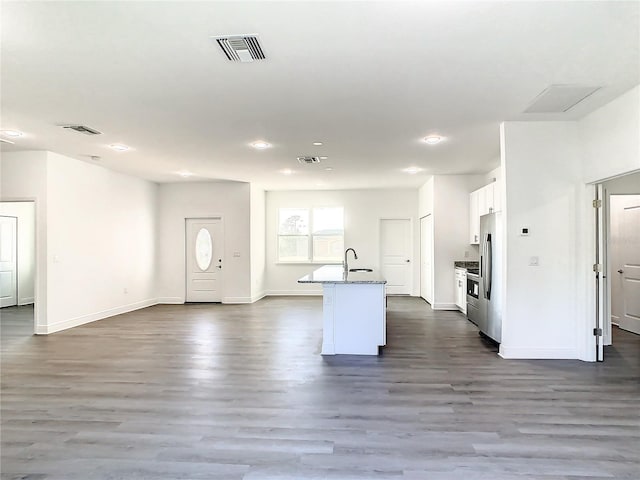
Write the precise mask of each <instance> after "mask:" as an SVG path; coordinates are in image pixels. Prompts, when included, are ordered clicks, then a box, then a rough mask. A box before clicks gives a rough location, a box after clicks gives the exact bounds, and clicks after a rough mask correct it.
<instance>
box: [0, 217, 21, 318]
mask: <svg viewBox="0 0 640 480" xmlns="http://www.w3.org/2000/svg"><path fill="white" fill-rule="evenodd" d="M0 218H13V219H14V220H15V229H14V232H13V250H14V255H15V269H14V271H13V274H14V277H15V278H14V280H13V283H14V286H15V288H14V295H15V297H16V303H15V305H6V307H13V306H16V307H17V306H19V305H20V292H19V288H18V287H19V283H20V279H19V278H18V273H19V272H18V217H15V216H13V215H2V214H0ZM2 308H5V307H2Z"/></svg>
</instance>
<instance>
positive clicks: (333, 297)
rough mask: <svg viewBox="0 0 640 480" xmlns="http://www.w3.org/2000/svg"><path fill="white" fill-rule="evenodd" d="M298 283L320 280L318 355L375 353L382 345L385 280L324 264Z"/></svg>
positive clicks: (385, 335) (383, 343) (384, 335)
mask: <svg viewBox="0 0 640 480" xmlns="http://www.w3.org/2000/svg"><path fill="white" fill-rule="evenodd" d="M298 283H320V284H322V322H323V325H322V355H336V354H350V355H378V353H379V347H381V346H384V345H386V343H387V316H386V296H385V284H386V283H387V281H386V280H385V279H383V278H381V277H380V276H379V275H378V274H377V273H375V272H348V271H345V269H344V268H343V266H342V265H326V266H324V267H321V268H319V269H317V270H315V271H314V272H313V273H310V274H309V275H305V276H304V277H302V278H301V279H299V280H298Z"/></svg>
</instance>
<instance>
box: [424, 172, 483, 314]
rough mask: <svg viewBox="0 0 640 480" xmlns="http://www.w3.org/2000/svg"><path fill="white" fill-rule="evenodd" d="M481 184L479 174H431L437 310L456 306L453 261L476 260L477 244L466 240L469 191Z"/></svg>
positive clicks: (435, 300) (435, 302) (434, 301)
mask: <svg viewBox="0 0 640 480" xmlns="http://www.w3.org/2000/svg"><path fill="white" fill-rule="evenodd" d="M484 184H485V182H484V177H483V176H482V175H436V176H435V178H434V200H433V201H434V216H433V229H434V262H433V263H434V268H435V270H434V272H435V283H434V300H433V308H434V309H436V310H439V309H451V310H455V309H457V307H456V305H455V298H456V297H455V266H454V262H455V261H456V260H478V247H477V246H473V245H470V244H469V193H470V192H472V191H474V190H477V189H478V188H480V187H482V186H483V185H484ZM465 252H468V257H465Z"/></svg>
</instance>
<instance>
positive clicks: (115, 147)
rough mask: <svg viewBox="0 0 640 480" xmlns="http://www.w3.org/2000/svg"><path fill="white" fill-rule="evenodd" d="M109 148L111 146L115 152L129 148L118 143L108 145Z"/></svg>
mask: <svg viewBox="0 0 640 480" xmlns="http://www.w3.org/2000/svg"><path fill="white" fill-rule="evenodd" d="M109 148H113V149H114V150H115V151H116V152H126V151H127V150H129V147H127V146H126V145H121V144H119V143H116V144H113V145H109Z"/></svg>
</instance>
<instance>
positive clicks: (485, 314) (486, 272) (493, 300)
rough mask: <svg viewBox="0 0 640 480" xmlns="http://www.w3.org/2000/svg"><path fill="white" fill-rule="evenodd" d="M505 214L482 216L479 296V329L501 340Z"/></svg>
mask: <svg viewBox="0 0 640 480" xmlns="http://www.w3.org/2000/svg"><path fill="white" fill-rule="evenodd" d="M503 253H504V252H503V248H502V214H501V213H500V212H497V213H490V214H488V215H483V216H482V217H480V295H479V297H480V298H479V301H480V302H479V303H480V305H479V307H480V308H479V310H480V312H479V319H478V328H480V331H481V332H482V333H484V334H485V335H486V336H487V337H489V338H491V339H492V340H494V341H496V342H497V343H500V342H501V341H502V256H503Z"/></svg>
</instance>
